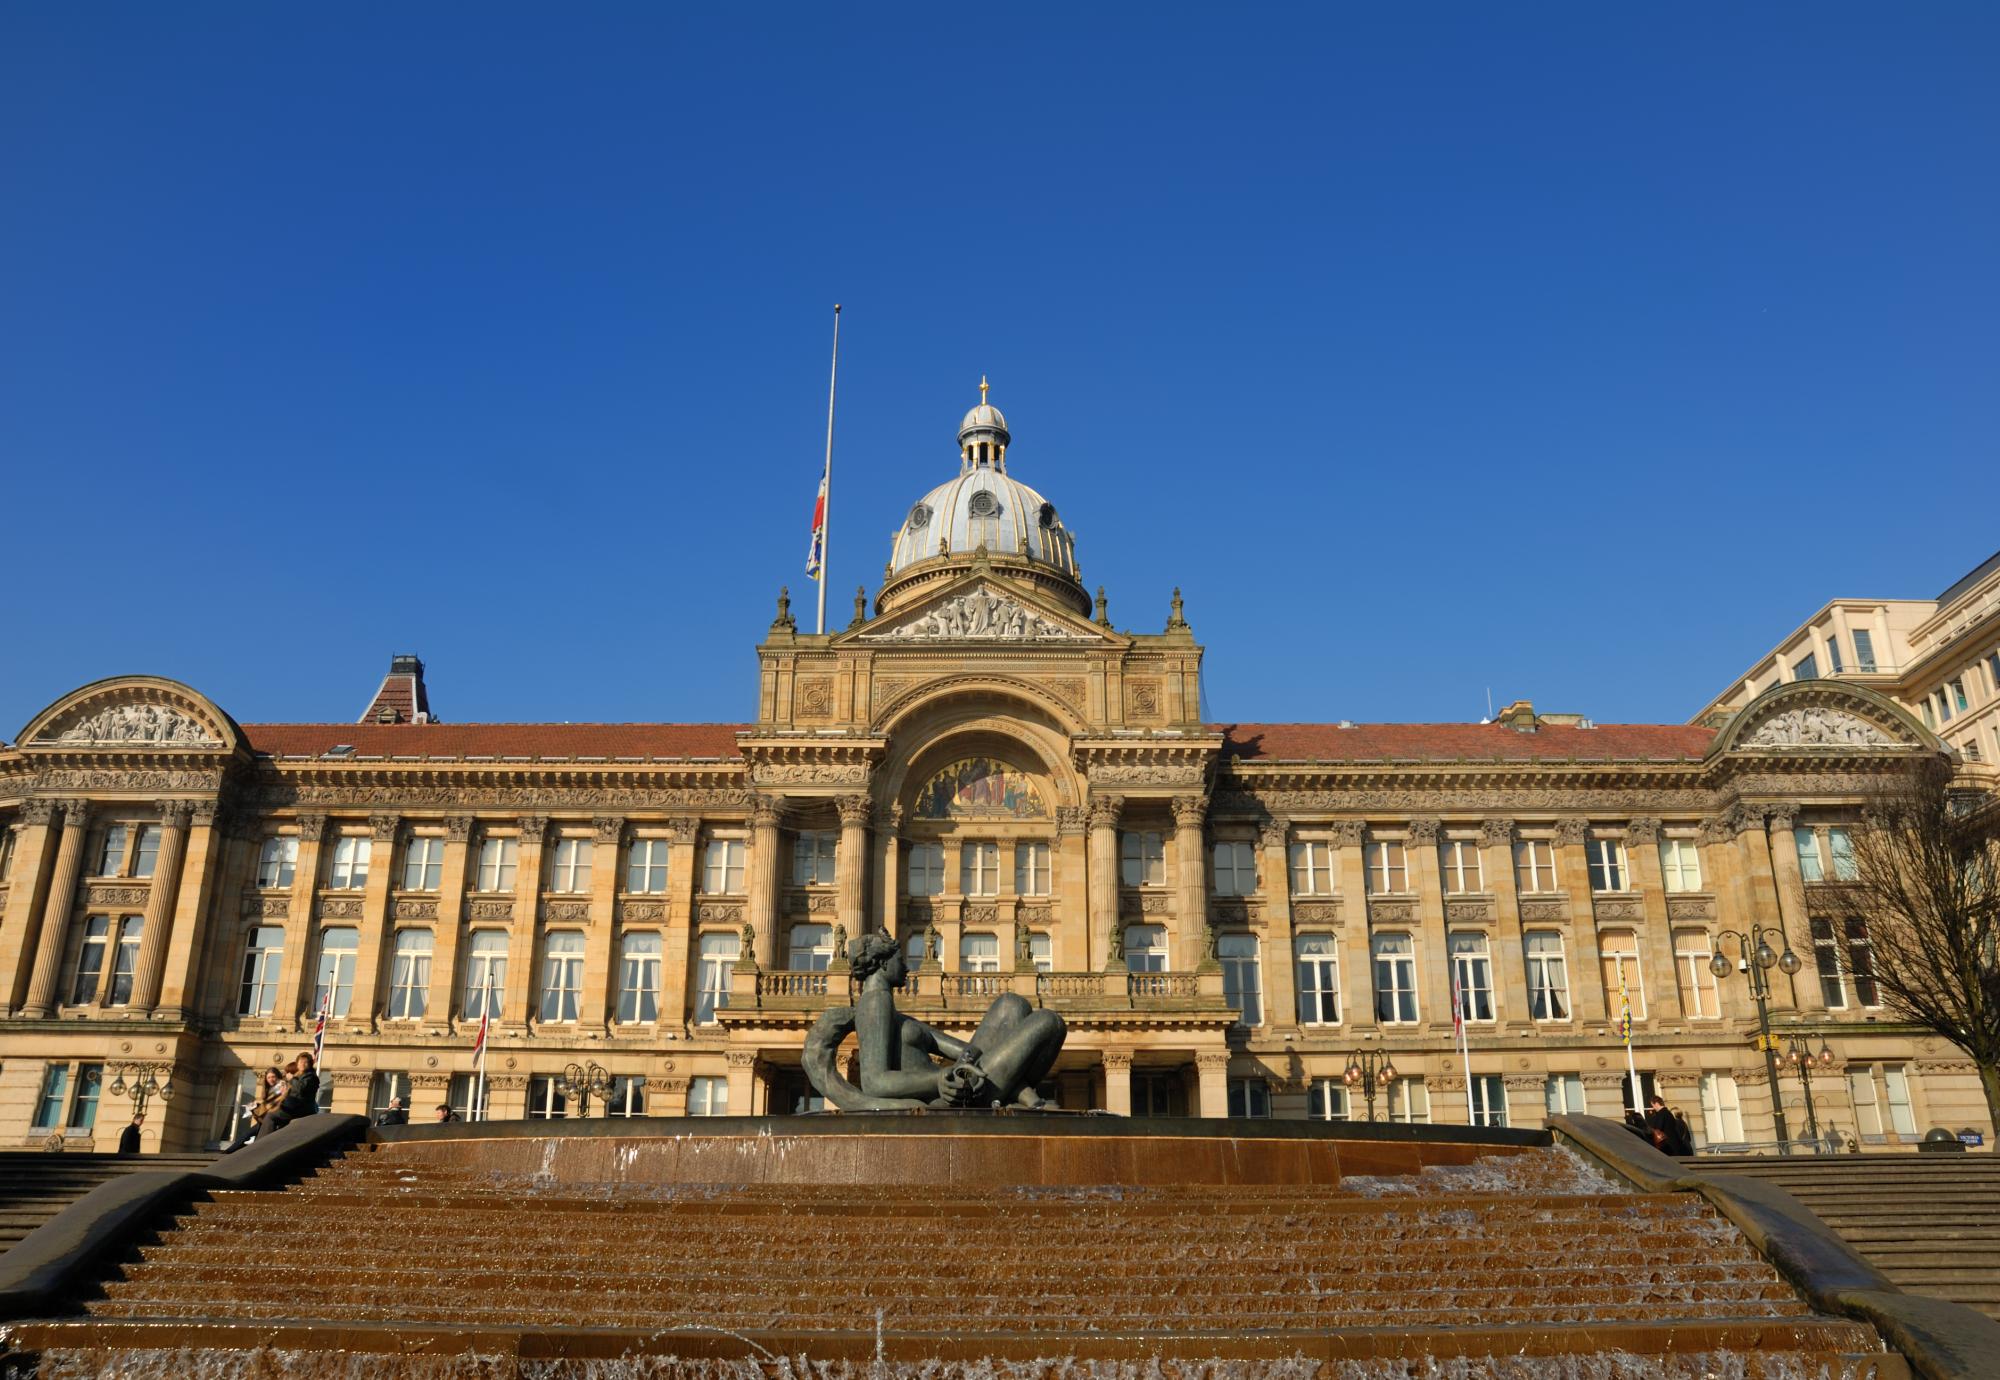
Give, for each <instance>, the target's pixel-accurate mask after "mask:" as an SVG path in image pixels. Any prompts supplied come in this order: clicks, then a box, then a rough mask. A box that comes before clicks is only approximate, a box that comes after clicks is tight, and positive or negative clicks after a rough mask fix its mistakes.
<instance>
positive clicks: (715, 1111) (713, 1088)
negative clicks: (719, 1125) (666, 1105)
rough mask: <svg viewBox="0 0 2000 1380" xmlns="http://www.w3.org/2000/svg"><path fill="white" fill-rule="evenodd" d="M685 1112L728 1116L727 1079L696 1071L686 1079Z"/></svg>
mask: <svg viewBox="0 0 2000 1380" xmlns="http://www.w3.org/2000/svg"><path fill="white" fill-rule="evenodd" d="M687 1114H688V1115H689V1116H728V1115H729V1080H728V1079H727V1078H725V1077H723V1076H722V1075H720V1074H714V1073H698V1074H696V1075H695V1076H694V1077H692V1078H690V1079H688V1095H687Z"/></svg>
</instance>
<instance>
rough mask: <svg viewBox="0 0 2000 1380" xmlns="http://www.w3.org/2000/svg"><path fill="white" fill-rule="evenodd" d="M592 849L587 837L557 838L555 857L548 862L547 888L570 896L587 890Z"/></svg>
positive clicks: (588, 887) (592, 846) (588, 888)
mask: <svg viewBox="0 0 2000 1380" xmlns="http://www.w3.org/2000/svg"><path fill="white" fill-rule="evenodd" d="M593 849H594V845H593V844H592V843H591V841H590V840H589V839H557V840H556V850H555V857H554V859H553V860H552V861H551V862H550V863H549V890H550V891H561V892H566V893H568V894H569V895H572V896H575V895H579V894H581V893H583V892H586V891H589V890H590V860H591V854H592V851H593Z"/></svg>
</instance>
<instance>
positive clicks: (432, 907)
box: [390, 896, 438, 920]
mask: <svg viewBox="0 0 2000 1380" xmlns="http://www.w3.org/2000/svg"><path fill="white" fill-rule="evenodd" d="M390 915H391V918H393V919H397V920H435V919H437V915H438V903H437V902H436V901H425V900H420V899H418V898H415V897H409V896H405V897H401V898H399V899H398V900H397V902H396V904H395V906H394V908H393V909H392V910H391V912H390Z"/></svg>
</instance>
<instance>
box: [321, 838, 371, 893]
mask: <svg viewBox="0 0 2000 1380" xmlns="http://www.w3.org/2000/svg"><path fill="white" fill-rule="evenodd" d="M374 852H375V843H374V840H372V839H370V838H369V837H368V835H366V834H341V835H339V836H338V837H336V838H335V839H334V841H333V861H332V863H331V864H330V865H329V866H328V867H327V874H326V885H327V889H328V890H329V891H362V890H365V889H366V888H367V886H368V862H369V859H370V858H371V857H372V856H373V855H374Z"/></svg>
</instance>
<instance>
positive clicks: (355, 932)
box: [312, 925, 361, 1019]
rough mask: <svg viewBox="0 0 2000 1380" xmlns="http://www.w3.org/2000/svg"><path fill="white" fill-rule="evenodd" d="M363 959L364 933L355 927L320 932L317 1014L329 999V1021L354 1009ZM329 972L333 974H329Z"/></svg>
mask: <svg viewBox="0 0 2000 1380" xmlns="http://www.w3.org/2000/svg"><path fill="white" fill-rule="evenodd" d="M360 957H361V930H360V928H359V927H358V926H355V925H328V926H326V927H325V928H323V929H321V930H320V932H319V958H318V960H317V961H316V962H315V963H314V964H313V973H314V977H313V1004H312V1009H313V1011H314V1013H315V1014H316V1013H317V1012H318V1011H319V1009H320V1005H321V1003H323V1002H325V1001H326V1000H327V998H328V997H329V996H331V997H332V999H333V1000H332V1003H331V1004H330V1005H328V1006H327V1016H328V1018H329V1019H337V1018H339V1017H342V1016H345V1015H347V1014H348V1013H349V1012H350V1011H352V1010H353V1007H354V971H355V965H356V964H357V963H358V962H359V960H360ZM329 969H330V971H329Z"/></svg>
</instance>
